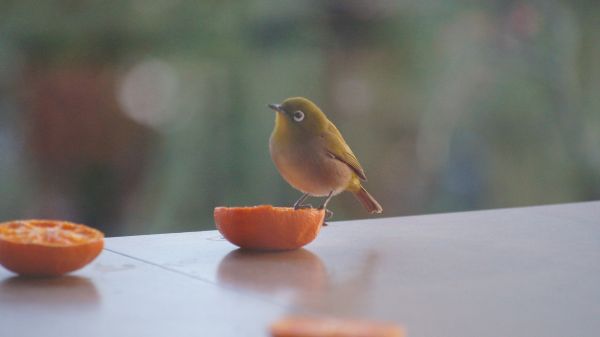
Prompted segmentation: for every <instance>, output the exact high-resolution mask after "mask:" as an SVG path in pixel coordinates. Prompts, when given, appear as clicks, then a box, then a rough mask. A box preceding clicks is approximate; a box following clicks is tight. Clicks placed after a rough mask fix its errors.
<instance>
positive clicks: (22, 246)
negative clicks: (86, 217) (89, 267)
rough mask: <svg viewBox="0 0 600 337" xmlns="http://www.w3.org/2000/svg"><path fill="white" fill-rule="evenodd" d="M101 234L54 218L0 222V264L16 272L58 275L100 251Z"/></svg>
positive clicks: (34, 274)
mask: <svg viewBox="0 0 600 337" xmlns="http://www.w3.org/2000/svg"><path fill="white" fill-rule="evenodd" d="M103 247H104V234H102V232H100V231H98V230H96V229H94V228H91V227H88V226H85V225H79V224H74V223H71V222H66V221H56V220H18V221H10V222H5V223H1V224H0V264H1V265H3V266H4V267H6V269H9V270H11V271H13V272H15V273H17V274H21V275H30V276H57V275H62V274H65V273H68V272H71V271H74V270H77V269H79V268H82V267H83V266H85V265H86V264H88V263H90V262H91V261H92V260H94V259H95V258H96V256H98V254H100V252H101V251H102V248H103Z"/></svg>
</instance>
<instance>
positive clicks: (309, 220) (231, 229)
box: [214, 205, 325, 250]
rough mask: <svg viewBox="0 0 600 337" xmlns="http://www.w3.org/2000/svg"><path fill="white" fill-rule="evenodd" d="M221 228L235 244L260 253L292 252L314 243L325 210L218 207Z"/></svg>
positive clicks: (219, 227) (217, 213)
mask: <svg viewBox="0 0 600 337" xmlns="http://www.w3.org/2000/svg"><path fill="white" fill-rule="evenodd" d="M214 217H215V223H216V225H217V229H218V230H219V232H221V234H222V235H223V236H224V237H225V239H227V240H229V242H231V243H233V244H234V245H236V246H238V247H241V248H247V249H257V250H290V249H297V248H300V247H302V246H304V245H306V244H308V243H310V242H311V241H313V240H314V239H315V238H316V237H317V234H319V230H320V229H321V225H322V224H323V219H324V218H325V211H324V210H319V209H314V208H305V209H298V210H295V209H293V208H290V207H273V206H271V205H261V206H253V207H216V208H215V211H214Z"/></svg>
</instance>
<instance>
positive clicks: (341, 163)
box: [268, 97, 383, 213]
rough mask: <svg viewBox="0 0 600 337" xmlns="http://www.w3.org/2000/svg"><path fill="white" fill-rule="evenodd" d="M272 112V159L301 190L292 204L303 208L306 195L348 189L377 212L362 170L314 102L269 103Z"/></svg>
mask: <svg viewBox="0 0 600 337" xmlns="http://www.w3.org/2000/svg"><path fill="white" fill-rule="evenodd" d="M268 106H269V108H271V109H273V110H275V111H276V112H277V114H276V117H275V128H274V129H273V133H272V134H271V138H270V139H269V150H270V152H271V158H272V159H273V162H274V163H275V166H276V167H277V169H278V170H279V173H281V175H282V176H283V178H284V179H285V180H286V181H287V182H288V183H289V184H290V185H292V186H293V187H294V188H295V189H297V190H300V191H301V192H302V193H304V194H303V195H302V196H301V197H300V199H298V201H296V203H295V204H294V208H295V209H298V208H302V207H308V206H305V205H304V204H303V203H304V201H305V200H306V198H307V197H308V196H315V197H325V196H326V197H327V198H326V199H325V202H324V203H323V205H321V208H325V209H326V208H327V203H328V202H329V200H331V198H332V197H333V196H334V195H337V194H339V193H341V192H342V191H350V192H352V193H353V194H354V195H355V196H356V197H357V198H358V200H359V201H360V202H361V203H362V204H363V206H364V207H365V208H366V209H367V211H369V212H370V213H381V212H382V210H383V209H382V208H381V205H379V203H378V202H377V201H376V200H375V199H374V198H373V197H372V196H371V195H370V194H369V193H368V192H367V190H365V188H364V187H363V186H362V184H361V181H366V180H367V177H366V175H365V171H364V170H363V168H362V167H361V165H360V163H359V162H358V159H356V156H354V153H352V150H351V149H350V147H349V146H348V144H346V141H344V138H343V137H342V134H341V133H340V132H339V131H338V129H337V128H336V127H335V125H333V123H332V122H331V121H329V119H327V116H325V114H324V113H323V111H321V109H319V107H317V106H316V105H315V104H314V103H313V102H311V101H309V100H308V99H306V98H303V97H291V98H288V99H286V100H285V101H284V102H283V103H282V104H269V105H268Z"/></svg>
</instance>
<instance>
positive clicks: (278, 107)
mask: <svg viewBox="0 0 600 337" xmlns="http://www.w3.org/2000/svg"><path fill="white" fill-rule="evenodd" d="M267 106H268V107H269V108H271V109H273V110H275V111H277V112H283V110H281V105H280V104H267Z"/></svg>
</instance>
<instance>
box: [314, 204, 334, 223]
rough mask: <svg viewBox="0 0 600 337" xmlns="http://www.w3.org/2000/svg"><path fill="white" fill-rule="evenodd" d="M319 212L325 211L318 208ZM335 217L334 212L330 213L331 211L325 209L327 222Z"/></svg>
mask: <svg viewBox="0 0 600 337" xmlns="http://www.w3.org/2000/svg"><path fill="white" fill-rule="evenodd" d="M317 209H318V210H322V209H324V208H323V206H321V207H319V208H317ZM332 217H333V212H332V211H330V210H329V209H327V208H325V220H329V219H331V218H332Z"/></svg>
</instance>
